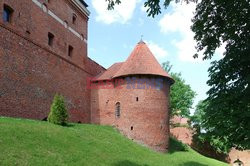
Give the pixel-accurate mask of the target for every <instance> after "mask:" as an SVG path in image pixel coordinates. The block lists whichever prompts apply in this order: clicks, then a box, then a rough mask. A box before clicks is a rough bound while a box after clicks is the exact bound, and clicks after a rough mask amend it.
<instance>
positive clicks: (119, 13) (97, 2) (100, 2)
mask: <svg viewBox="0 0 250 166" xmlns="http://www.w3.org/2000/svg"><path fill="white" fill-rule="evenodd" d="M138 2H139V1H138V0H122V1H121V4H119V5H116V6H115V8H114V10H107V5H108V3H107V2H106V1H105V0H93V1H92V5H93V7H94V9H95V11H96V13H97V16H96V21H99V22H103V23H105V24H111V23H114V22H119V23H121V24H125V23H126V22H127V21H129V20H130V19H131V18H132V16H133V13H134V10H135V7H136V4H137V3H138Z"/></svg>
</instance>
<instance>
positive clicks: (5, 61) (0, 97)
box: [0, 0, 105, 123]
mask: <svg viewBox="0 0 250 166" xmlns="http://www.w3.org/2000/svg"><path fill="white" fill-rule="evenodd" d="M84 5H85V6H84ZM0 6H1V7H0V15H1V19H0V77H1V81H0V89H1V92H0V108H1V109H0V115H3V116H11V117H23V118H32V119H40V120H42V119H45V118H46V117H47V116H48V113H49V110H50V104H51V101H52V99H53V96H54V95H55V93H60V94H62V95H63V96H64V97H65V99H66V103H67V106H68V108H69V113H70V120H71V121H73V122H79V121H80V122H82V123H90V90H87V89H86V88H85V87H86V79H87V77H93V76H95V75H97V74H98V73H100V72H102V71H104V70H105V69H104V68H103V67H102V66H100V65H98V64H97V63H95V62H93V61H92V60H91V59H89V58H88V57H87V37H88V36H87V25H88V24H87V22H88V14H89V12H88V10H87V9H86V4H84V3H82V2H81V1H79V0H71V1H69V0H56V1H54V0H22V1H18V0H0Z"/></svg>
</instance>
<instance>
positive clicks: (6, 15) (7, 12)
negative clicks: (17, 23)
mask: <svg viewBox="0 0 250 166" xmlns="http://www.w3.org/2000/svg"><path fill="white" fill-rule="evenodd" d="M13 12H14V10H13V9H12V8H11V7H9V6H7V5H4V6H3V21H4V22H11V17H12V15H13Z"/></svg>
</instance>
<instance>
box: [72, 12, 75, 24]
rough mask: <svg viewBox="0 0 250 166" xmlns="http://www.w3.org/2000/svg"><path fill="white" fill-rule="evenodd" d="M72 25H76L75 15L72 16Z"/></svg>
mask: <svg viewBox="0 0 250 166" xmlns="http://www.w3.org/2000/svg"><path fill="white" fill-rule="evenodd" d="M72 23H73V24H75V23H76V15H75V14H73V16H72Z"/></svg>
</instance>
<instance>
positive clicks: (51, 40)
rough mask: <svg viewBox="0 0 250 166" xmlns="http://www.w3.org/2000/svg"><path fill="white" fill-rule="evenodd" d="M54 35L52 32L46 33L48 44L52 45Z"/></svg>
mask: <svg viewBox="0 0 250 166" xmlns="http://www.w3.org/2000/svg"><path fill="white" fill-rule="evenodd" d="M54 38H55V36H54V35H53V34H52V33H50V32H49V33H48V45H49V46H51V47H52V46H53V43H54Z"/></svg>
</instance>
